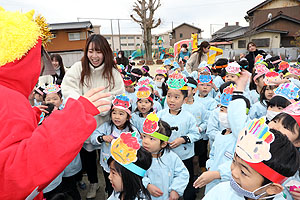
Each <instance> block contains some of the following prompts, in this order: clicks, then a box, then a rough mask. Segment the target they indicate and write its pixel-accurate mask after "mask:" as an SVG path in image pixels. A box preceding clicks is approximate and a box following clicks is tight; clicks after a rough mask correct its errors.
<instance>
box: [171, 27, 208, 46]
mask: <svg viewBox="0 0 300 200" xmlns="http://www.w3.org/2000/svg"><path fill="white" fill-rule="evenodd" d="M201 32H203V31H202V30H201V29H200V28H198V27H195V26H192V25H190V24H187V23H182V24H180V25H179V26H177V27H175V28H173V29H172V32H171V38H172V39H171V40H170V45H171V46H173V45H174V44H175V43H176V42H178V41H180V40H185V39H191V34H192V33H198V39H200V38H201Z"/></svg>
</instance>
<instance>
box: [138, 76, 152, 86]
mask: <svg viewBox="0 0 300 200" xmlns="http://www.w3.org/2000/svg"><path fill="white" fill-rule="evenodd" d="M143 85H145V86H148V87H151V88H153V85H154V81H153V79H152V78H150V77H146V76H144V77H142V78H140V80H139V81H138V86H139V87H142V86H143Z"/></svg>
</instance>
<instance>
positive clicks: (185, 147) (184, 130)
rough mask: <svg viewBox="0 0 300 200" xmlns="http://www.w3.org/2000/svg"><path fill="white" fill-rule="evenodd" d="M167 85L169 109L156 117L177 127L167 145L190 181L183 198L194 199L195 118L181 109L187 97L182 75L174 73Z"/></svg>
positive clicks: (197, 134) (184, 79)
mask: <svg viewBox="0 0 300 200" xmlns="http://www.w3.org/2000/svg"><path fill="white" fill-rule="evenodd" d="M167 83H168V87H169V90H168V94H167V104H168V107H169V108H165V109H164V110H161V111H160V112H158V114H157V115H158V117H159V118H160V119H161V120H163V121H165V122H167V123H168V124H172V126H174V127H177V128H176V129H177V130H176V131H173V132H172V135H171V137H170V139H169V144H170V147H171V149H172V151H174V152H175V153H176V154H177V155H178V156H179V157H180V158H181V160H182V161H183V163H184V164H185V166H186V168H187V169H188V170H189V174H190V179H189V184H188V186H187V188H186V189H185V192H184V198H185V199H194V198H195V190H194V188H193V186H192V183H193V176H194V169H193V157H194V142H196V141H197V140H199V139H200V138H201V135H200V134H199V131H198V129H197V127H196V124H197V122H196V119H195V117H194V116H193V115H192V114H191V113H189V112H188V111H185V110H183V109H182V108H181V107H182V105H183V104H184V103H185V102H186V100H187V99H186V97H187V96H188V91H187V86H186V78H185V77H184V76H183V75H182V74H180V73H178V72H174V73H173V74H171V75H170V77H169V79H168V81H167Z"/></svg>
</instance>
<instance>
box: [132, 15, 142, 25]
mask: <svg viewBox="0 0 300 200" xmlns="http://www.w3.org/2000/svg"><path fill="white" fill-rule="evenodd" d="M130 17H131V18H132V19H133V21H135V22H137V23H142V22H143V21H142V20H138V19H136V18H135V17H134V16H133V15H130Z"/></svg>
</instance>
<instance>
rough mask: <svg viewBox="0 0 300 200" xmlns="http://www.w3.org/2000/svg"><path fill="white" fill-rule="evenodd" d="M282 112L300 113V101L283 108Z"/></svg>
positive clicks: (297, 114)
mask: <svg viewBox="0 0 300 200" xmlns="http://www.w3.org/2000/svg"><path fill="white" fill-rule="evenodd" d="M282 112H284V113H287V114H289V115H296V116H299V115H300V101H297V102H295V103H292V104H290V105H289V106H288V107H286V108H285V109H283V110H282Z"/></svg>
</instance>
